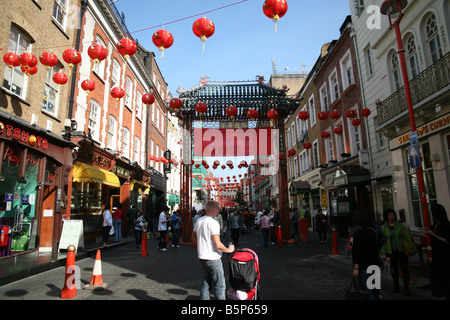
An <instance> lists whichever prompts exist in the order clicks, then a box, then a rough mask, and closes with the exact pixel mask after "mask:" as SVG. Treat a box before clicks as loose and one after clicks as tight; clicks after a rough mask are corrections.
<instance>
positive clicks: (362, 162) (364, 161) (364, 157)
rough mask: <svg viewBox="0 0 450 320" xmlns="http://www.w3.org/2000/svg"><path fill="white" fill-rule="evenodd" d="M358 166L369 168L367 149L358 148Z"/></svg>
mask: <svg viewBox="0 0 450 320" xmlns="http://www.w3.org/2000/svg"><path fill="white" fill-rule="evenodd" d="M358 155H359V166H360V167H362V168H365V169H370V162H369V150H367V149H364V150H359V152H358Z"/></svg>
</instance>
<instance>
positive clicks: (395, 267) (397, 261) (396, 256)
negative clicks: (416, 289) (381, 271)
mask: <svg viewBox="0 0 450 320" xmlns="http://www.w3.org/2000/svg"><path fill="white" fill-rule="evenodd" d="M387 256H388V257H389V259H391V274H392V280H394V286H395V289H398V288H399V272H398V271H399V267H400V270H401V271H402V277H403V290H405V291H408V290H409V267H408V256H407V255H406V254H405V253H404V252H393V253H392V254H388V255H387Z"/></svg>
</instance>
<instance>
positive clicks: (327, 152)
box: [325, 137, 334, 163]
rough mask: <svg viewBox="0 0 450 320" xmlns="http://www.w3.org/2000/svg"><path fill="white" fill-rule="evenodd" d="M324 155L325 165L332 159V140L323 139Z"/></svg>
mask: <svg viewBox="0 0 450 320" xmlns="http://www.w3.org/2000/svg"><path fill="white" fill-rule="evenodd" d="M325 155H326V157H327V158H326V160H327V163H328V162H330V160H333V159H334V151H333V140H332V138H331V137H330V138H327V139H325Z"/></svg>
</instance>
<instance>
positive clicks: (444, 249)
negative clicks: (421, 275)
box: [419, 204, 450, 300]
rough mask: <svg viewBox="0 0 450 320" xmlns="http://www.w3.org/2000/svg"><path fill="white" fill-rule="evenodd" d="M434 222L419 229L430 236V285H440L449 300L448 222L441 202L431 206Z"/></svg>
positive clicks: (449, 256)
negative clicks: (429, 226) (431, 260)
mask: <svg viewBox="0 0 450 320" xmlns="http://www.w3.org/2000/svg"><path fill="white" fill-rule="evenodd" d="M431 214H432V216H433V221H434V224H433V225H432V226H431V228H430V229H429V228H419V230H420V231H421V232H422V233H423V234H425V235H429V236H430V237H431V249H432V251H431V252H432V254H433V256H432V258H433V262H432V264H431V274H432V279H433V278H434V279H433V280H434V281H433V280H432V285H433V286H435V284H437V286H438V287H439V286H440V287H441V290H442V293H443V295H444V298H445V299H446V300H450V274H449V272H450V222H449V220H448V217H447V212H446V210H445V208H444V206H442V205H441V204H435V205H433V206H431Z"/></svg>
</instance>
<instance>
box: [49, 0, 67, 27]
mask: <svg viewBox="0 0 450 320" xmlns="http://www.w3.org/2000/svg"><path fill="white" fill-rule="evenodd" d="M68 2H69V1H67V0H55V3H54V4H53V19H55V20H56V21H57V22H58V23H59V24H60V25H61V27H63V28H65V27H66V20H67V5H68Z"/></svg>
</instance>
